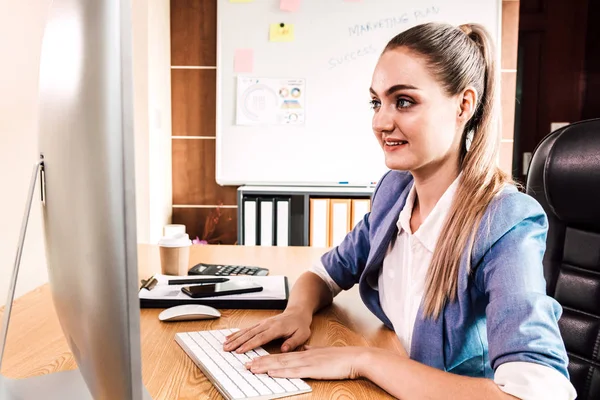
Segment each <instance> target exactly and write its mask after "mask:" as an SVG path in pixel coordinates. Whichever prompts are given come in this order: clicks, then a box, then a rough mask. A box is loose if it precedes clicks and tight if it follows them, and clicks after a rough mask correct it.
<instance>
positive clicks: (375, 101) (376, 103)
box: [369, 99, 381, 110]
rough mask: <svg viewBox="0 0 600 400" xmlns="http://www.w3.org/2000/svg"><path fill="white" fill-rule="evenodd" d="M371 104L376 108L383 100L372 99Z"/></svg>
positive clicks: (373, 108)
mask: <svg viewBox="0 0 600 400" xmlns="http://www.w3.org/2000/svg"><path fill="white" fill-rule="evenodd" d="M369 106H370V107H371V109H372V110H376V109H378V108H379V107H381V102H380V101H379V100H375V99H372V100H371V101H370V102H369Z"/></svg>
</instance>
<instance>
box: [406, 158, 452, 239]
mask: <svg viewBox="0 0 600 400" xmlns="http://www.w3.org/2000/svg"><path fill="white" fill-rule="evenodd" d="M412 175H413V177H414V180H415V192H416V197H415V204H414V205H413V215H412V217H411V229H412V231H413V232H415V231H416V230H417V229H418V228H419V226H421V223H422V222H423V221H424V220H425V218H427V216H428V215H429V214H430V213H431V211H432V210H433V208H434V207H435V205H436V204H437V202H438V201H439V200H440V198H441V197H442V195H443V194H444V192H446V190H447V189H448V187H450V185H452V182H454V180H455V179H456V178H457V177H458V175H459V170H458V168H448V167H446V168H440V169H437V170H436V171H435V172H434V173H429V174H427V173H424V172H422V171H415V172H412Z"/></svg>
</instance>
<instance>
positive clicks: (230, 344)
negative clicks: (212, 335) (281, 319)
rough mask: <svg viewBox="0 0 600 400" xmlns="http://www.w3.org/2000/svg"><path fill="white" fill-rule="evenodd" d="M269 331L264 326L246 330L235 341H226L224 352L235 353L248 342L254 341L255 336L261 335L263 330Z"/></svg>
mask: <svg viewBox="0 0 600 400" xmlns="http://www.w3.org/2000/svg"><path fill="white" fill-rule="evenodd" d="M265 329H267V328H266V327H265V326H264V325H260V324H259V325H255V326H254V327H252V328H249V329H247V330H245V332H244V333H242V334H241V335H239V336H237V337H236V338H234V339H233V340H230V341H226V342H225V343H224V345H223V350H225V351H234V350H235V349H238V348H239V347H240V346H242V345H243V344H244V343H246V342H247V341H248V340H250V339H252V338H253V337H254V336H256V335H258V334H260V333H261V332H262V331H263V330H265Z"/></svg>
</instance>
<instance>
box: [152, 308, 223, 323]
mask: <svg viewBox="0 0 600 400" xmlns="http://www.w3.org/2000/svg"><path fill="white" fill-rule="evenodd" d="M220 316H221V313H220V312H219V310H217V309H216V308H213V307H211V306H204V305H201V304H183V305H180V306H175V307H171V308H167V309H166V310H164V311H162V312H161V313H160V314H158V319H159V320H161V321H163V322H167V321H194V320H199V319H212V318H219V317H220Z"/></svg>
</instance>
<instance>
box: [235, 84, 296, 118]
mask: <svg viewBox="0 0 600 400" xmlns="http://www.w3.org/2000/svg"><path fill="white" fill-rule="evenodd" d="M305 98H306V96H305V80H304V79H291V78H290V79H277V78H255V77H247V76H239V77H238V82H237V107H236V110H237V111H236V124H237V125H304V117H305V115H304V100H305Z"/></svg>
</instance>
